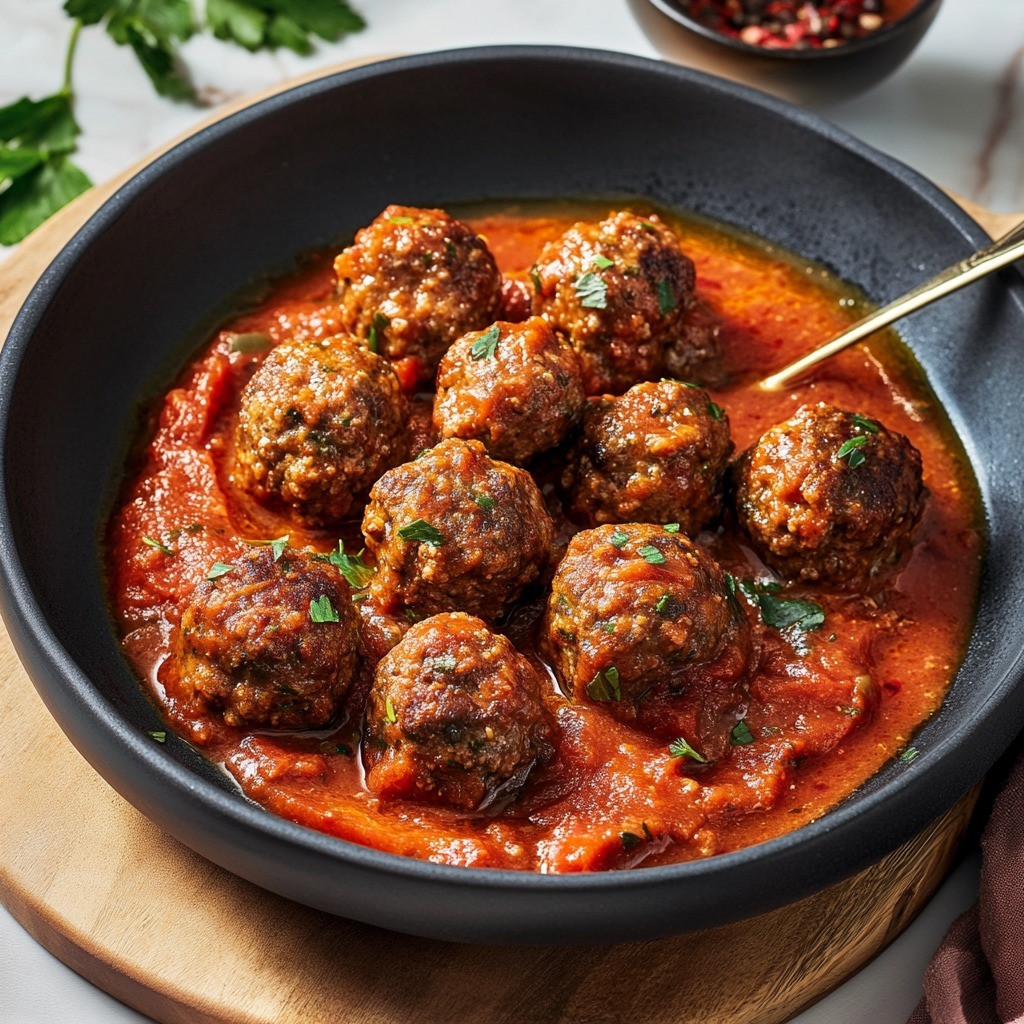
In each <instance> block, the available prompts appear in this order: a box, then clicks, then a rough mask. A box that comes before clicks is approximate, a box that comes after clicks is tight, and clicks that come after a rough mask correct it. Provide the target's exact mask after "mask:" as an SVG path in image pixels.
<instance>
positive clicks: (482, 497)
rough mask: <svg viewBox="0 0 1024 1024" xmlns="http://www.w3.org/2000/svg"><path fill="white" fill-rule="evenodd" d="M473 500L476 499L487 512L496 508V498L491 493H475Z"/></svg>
mask: <svg viewBox="0 0 1024 1024" xmlns="http://www.w3.org/2000/svg"><path fill="white" fill-rule="evenodd" d="M473 501H475V502H476V503H477V505H479V506H480V508H482V509H483V510H484V511H485V512H491V511H493V510H494V504H495V503H494V499H493V498H492V497H491V496H490V495H489V494H474V495H473Z"/></svg>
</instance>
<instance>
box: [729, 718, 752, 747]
mask: <svg viewBox="0 0 1024 1024" xmlns="http://www.w3.org/2000/svg"><path fill="white" fill-rule="evenodd" d="M729 742H730V743H731V744H732V745H733V746H734V747H745V746H747V744H748V743H753V742H754V734H753V733H752V732H751V731H750V726H749V725H747V723H746V722H745V721H744V720H743V719H742V718H741V719H740V720H739V721H738V722H737V723H736V724H735V725H734V726H733V727H732V732H730V733H729Z"/></svg>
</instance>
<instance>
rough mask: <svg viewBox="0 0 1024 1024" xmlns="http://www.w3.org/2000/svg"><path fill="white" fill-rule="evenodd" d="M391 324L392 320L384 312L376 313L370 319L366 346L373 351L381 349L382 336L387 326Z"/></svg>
mask: <svg viewBox="0 0 1024 1024" xmlns="http://www.w3.org/2000/svg"><path fill="white" fill-rule="evenodd" d="M390 326H391V321H390V320H389V319H388V318H387V317H386V316H385V315H384V314H383V313H380V312H378V313H374V314H373V318H372V319H371V321H370V329H369V331H368V332H367V334H366V347H367V348H368V349H369V350H370V351H371V352H374V353H376V352H379V351H380V336H381V334H383V332H384V331H385V329H386V328H388V327H390Z"/></svg>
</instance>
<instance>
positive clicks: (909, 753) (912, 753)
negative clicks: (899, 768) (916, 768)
mask: <svg viewBox="0 0 1024 1024" xmlns="http://www.w3.org/2000/svg"><path fill="white" fill-rule="evenodd" d="M920 753H921V751H920V750H918V749H917V747H907V749H906V750H904V751H903V753H902V754H900V760H901V761H904V762H906V763H908V764H909V763H910V762H911V761H913V760H914V758H915V757H917V755H918V754H920Z"/></svg>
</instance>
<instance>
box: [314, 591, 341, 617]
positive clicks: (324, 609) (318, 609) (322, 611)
mask: <svg viewBox="0 0 1024 1024" xmlns="http://www.w3.org/2000/svg"><path fill="white" fill-rule="evenodd" d="M309 617H310V618H311V619H312V620H313V621H314V622H337V621H338V613H337V611H336V610H335V607H334V605H333V604H331V599H330V598H329V597H328V596H327V595H326V594H321V595H320V596H319V597H315V598H313V600H312V601H310V602H309Z"/></svg>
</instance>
